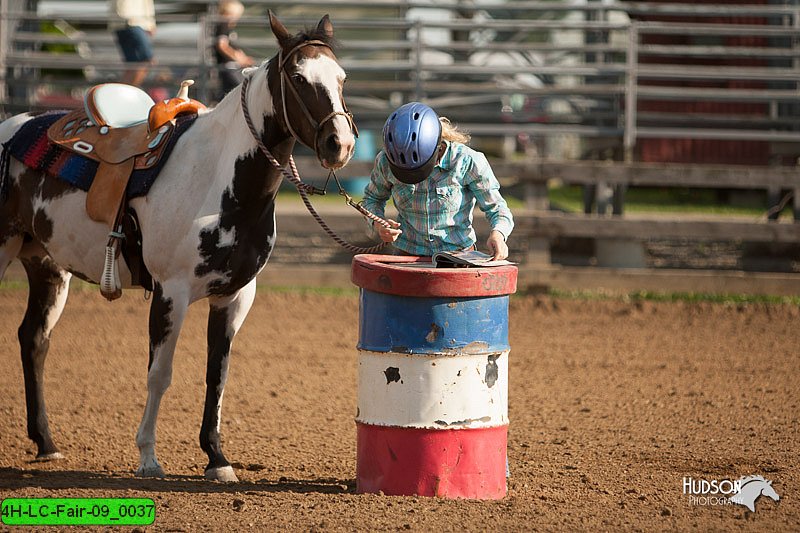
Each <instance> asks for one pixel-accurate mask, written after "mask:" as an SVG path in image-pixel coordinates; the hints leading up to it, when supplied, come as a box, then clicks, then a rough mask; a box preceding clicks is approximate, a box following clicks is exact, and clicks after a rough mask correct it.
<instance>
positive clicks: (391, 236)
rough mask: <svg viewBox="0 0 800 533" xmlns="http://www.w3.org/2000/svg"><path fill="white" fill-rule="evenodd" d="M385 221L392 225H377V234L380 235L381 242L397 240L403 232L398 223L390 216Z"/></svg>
mask: <svg viewBox="0 0 800 533" xmlns="http://www.w3.org/2000/svg"><path fill="white" fill-rule="evenodd" d="M386 222H388V223H389V224H390V225H391V226H392V227H391V228H385V227H383V226H381V225H378V235H380V237H381V240H382V241H383V242H394V241H396V240H397V237H398V236H399V235H400V234H401V233H403V232H402V231H401V230H400V229H399V228H400V223H399V222H397V221H395V220H392V219H391V218H387V219H386Z"/></svg>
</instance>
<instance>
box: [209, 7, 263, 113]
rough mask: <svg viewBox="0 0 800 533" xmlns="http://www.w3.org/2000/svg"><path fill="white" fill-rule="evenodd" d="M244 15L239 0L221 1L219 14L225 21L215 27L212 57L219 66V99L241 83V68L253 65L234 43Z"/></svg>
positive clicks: (250, 59)
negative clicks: (238, 24)
mask: <svg viewBox="0 0 800 533" xmlns="http://www.w3.org/2000/svg"><path fill="white" fill-rule="evenodd" d="M242 13H244V6H243V5H242V3H241V2H239V0H221V1H220V3H219V14H220V16H222V17H223V18H224V19H225V20H224V21H223V22H221V23H220V24H218V25H217V27H216V29H215V31H214V57H215V58H216V60H217V64H218V65H219V78H220V81H221V82H222V94H221V95H220V99H221V98H222V97H223V96H225V95H226V94H228V92H229V91H230V90H231V89H233V88H234V87H236V86H237V85H239V84H240V83H242V80H243V79H244V76H243V75H242V68H244V67H251V66H253V64H254V63H255V61H254V60H253V58H252V57H250V56H249V55H247V54H246V53H245V52H244V51H243V50H242V49H241V48H239V47H238V46H237V45H236V44H234V43H235V41H236V31H235V29H236V23H237V22H238V21H239V19H240V18H241V17H242Z"/></svg>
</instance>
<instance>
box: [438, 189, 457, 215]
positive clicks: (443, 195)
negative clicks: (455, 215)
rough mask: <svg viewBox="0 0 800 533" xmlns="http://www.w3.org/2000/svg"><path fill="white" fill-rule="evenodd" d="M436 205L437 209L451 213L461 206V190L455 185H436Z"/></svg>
mask: <svg viewBox="0 0 800 533" xmlns="http://www.w3.org/2000/svg"><path fill="white" fill-rule="evenodd" d="M436 205H437V206H438V207H439V210H441V211H445V212H448V213H452V212H455V211H458V208H459V207H460V206H461V191H460V190H458V189H457V188H455V187H436Z"/></svg>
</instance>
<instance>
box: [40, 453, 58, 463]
mask: <svg viewBox="0 0 800 533" xmlns="http://www.w3.org/2000/svg"><path fill="white" fill-rule="evenodd" d="M63 458H64V456H63V455H62V454H61V452H50V453H40V454H39V455H37V456H36V459H34V461H36V462H37V463H44V462H46V461H58V460H59V459H63Z"/></svg>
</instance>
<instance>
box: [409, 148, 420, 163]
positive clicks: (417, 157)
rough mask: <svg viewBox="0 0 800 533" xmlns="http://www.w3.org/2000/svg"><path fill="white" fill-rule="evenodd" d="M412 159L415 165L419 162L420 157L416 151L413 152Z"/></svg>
mask: <svg viewBox="0 0 800 533" xmlns="http://www.w3.org/2000/svg"><path fill="white" fill-rule="evenodd" d="M411 159H412V161H414V163H416V162H417V161H419V156H418V155H417V151H416V150H414V151H413V152H411Z"/></svg>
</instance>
